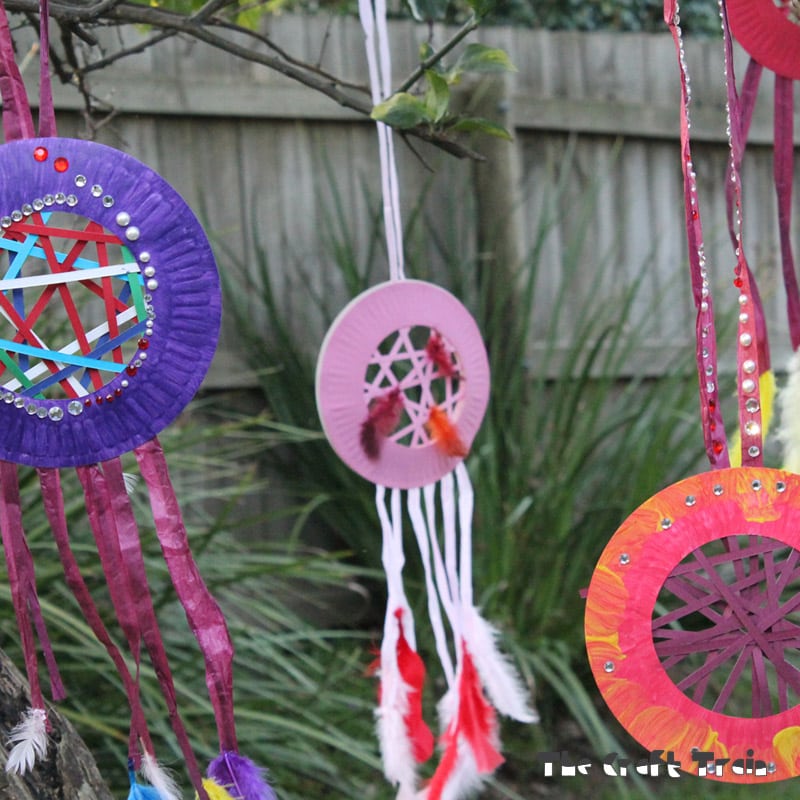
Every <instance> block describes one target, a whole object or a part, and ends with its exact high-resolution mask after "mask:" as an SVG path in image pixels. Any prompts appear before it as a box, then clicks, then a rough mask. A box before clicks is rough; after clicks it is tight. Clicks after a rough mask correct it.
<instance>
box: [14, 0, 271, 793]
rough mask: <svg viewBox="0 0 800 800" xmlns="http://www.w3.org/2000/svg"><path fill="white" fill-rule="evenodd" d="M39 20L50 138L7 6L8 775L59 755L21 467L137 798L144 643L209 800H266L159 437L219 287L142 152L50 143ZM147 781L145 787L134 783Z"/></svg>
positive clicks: (168, 789)
mask: <svg viewBox="0 0 800 800" xmlns="http://www.w3.org/2000/svg"><path fill="white" fill-rule="evenodd" d="M40 12H41V17H40V19H41V25H40V28H41V38H42V41H41V48H40V54H41V56H40V57H41V86H40V109H39V136H38V137H36V136H35V134H34V126H33V121H32V116H31V112H30V107H29V104H28V99H27V96H26V92H25V87H24V85H23V82H22V79H21V76H20V73H19V70H18V68H17V66H16V64H15V62H14V50H13V43H12V40H11V34H10V30H9V26H8V20H7V18H6V14H5V9H4V8H3V5H2V3H0V92H1V93H2V99H3V128H4V133H5V144H3V145H2V146H0V532H1V533H2V544H3V550H4V555H5V560H6V564H7V567H8V579H9V584H10V587H11V598H12V603H13V607H14V611H15V614H16V618H17V622H18V627H19V632H20V637H21V643H22V650H23V653H24V659H25V667H26V671H27V677H28V681H29V684H30V695H31V698H30V699H31V702H30V707H29V709H28V710H27V711H26V712H25V714H24V715H23V718H22V719H21V720H20V722H19V724H18V725H17V726H16V727H15V728H14V729H13V730H12V731H11V732H10V734H9V743H10V745H11V749H10V752H9V754H8V758H7V762H6V769H7V770H8V771H11V772H17V773H25V772H27V771H29V770H32V769H36V768H37V767H38V766H39V764H40V762H42V761H45V760H46V759H47V758H48V755H49V751H50V750H52V748H50V747H49V742H48V729H49V723H48V717H47V708H46V704H45V700H44V693H43V690H42V687H41V684H40V678H39V664H38V653H37V640H38V645H39V647H40V649H41V652H42V653H43V655H44V660H45V664H46V667H47V671H48V673H49V677H50V689H51V695H52V698H53V699H54V700H59V699H62V698H63V697H64V694H65V691H64V686H63V684H62V681H61V678H60V675H59V671H58V666H57V664H56V661H55V658H54V656H53V650H52V647H51V645H50V642H49V639H48V635H47V626H46V622H45V619H44V617H43V614H42V611H41V608H40V604H39V600H38V596H37V591H36V576H35V569H34V563H33V558H32V555H31V552H30V549H29V547H28V544H27V541H26V537H25V532H24V528H23V518H22V511H21V503H20V494H19V486H18V478H17V472H18V466H17V465H25V466H28V467H34V468H35V469H36V473H37V475H38V479H39V483H40V486H41V491H42V498H43V503H44V507H45V510H46V513H47V517H48V520H49V523H50V527H51V529H52V534H53V538H54V540H55V543H56V546H57V549H58V553H59V556H60V559H61V562H62V565H63V568H64V574H65V580H66V583H67V585H68V586H69V588H70V589H71V590H72V592H73V594H74V596H75V598H76V600H77V602H78V604H79V605H80V607H81V609H82V611H83V613H84V615H85V618H86V621H87V623H88V625H89V626H90V628H91V629H92V630H93V631H94V633H95V635H96V636H97V638H98V639H99V641H100V642H101V643H102V644H103V645H104V646H105V648H106V649H107V651H108V655H109V657H110V659H111V661H112V663H113V664H114V667H115V668H116V669H117V671H118V673H119V677H120V681H121V684H122V686H123V688H124V691H125V692H126V695H127V698H128V701H129V703H130V708H131V719H130V737H129V749H128V763H129V777H130V794H129V800H178V798H179V797H180V796H181V795H180V792H179V790H178V788H177V786H176V784H175V782H174V781H173V780H172V778H171V777H170V776H168V775H167V773H166V772H165V771H164V770H163V769H162V768H161V767H160V766H159V764H158V762H157V760H156V757H155V750H154V745H153V741H152V739H151V737H150V733H149V731H148V725H147V721H146V717H145V711H144V709H143V706H142V702H141V700H140V687H139V680H140V664H141V656H142V651H143V650H144V651H147V653H148V655H149V657H150V660H151V662H152V664H153V667H154V670H155V674H156V676H157V679H158V682H159V685H160V688H161V691H162V694H163V696H164V700H165V704H166V710H167V712H168V715H169V721H170V723H171V725H172V728H173V731H174V734H175V737H176V740H177V742H178V744H179V746H180V749H181V752H182V754H183V756H184V759H185V764H186V769H187V772H188V774H189V777H190V779H191V782H192V784H193V786H194V788H195V790H196V792H197V794H198V796H199V798H201V800H274V797H275V795H274V793H273V791H272V789H271V788H270V787H269V786H268V784H267V783H266V781H265V779H264V775H263V770H261V769H260V768H259V767H257V766H256V765H255V764H253V763H252V762H251V761H250V760H249V759H247V758H245V757H244V756H242V755H241V754H240V753H239V752H238V745H237V739H236V729H235V724H234V714H233V670H232V660H233V647H232V644H231V640H230V637H229V635H228V630H227V627H226V624H225V620H224V618H223V615H222V612H221V610H220V608H219V606H218V605H217V603H216V601H215V600H214V598H213V597H212V596H211V594H210V593H209V591H208V589H207V587H206V585H205V583H204V582H203V579H202V577H201V575H200V573H199V571H198V569H197V566H196V564H195V562H194V559H193V557H192V554H191V551H190V549H189V543H188V539H187V534H186V529H185V527H184V524H183V521H182V517H181V512H180V507H179V504H178V500H177V498H176V496H175V492H174V490H173V487H172V484H171V481H170V477H169V472H168V469H167V463H166V459H165V458H164V453H163V452H162V450H161V447H160V445H159V443H158V440H157V438H156V437H157V434H158V433H159V432H160V431H161V430H162V429H163V428H164V427H166V426H167V425H168V424H170V423H171V422H172V421H173V420H174V419H175V418H176V417H177V415H178V414H179V413H180V411H181V410H182V409H183V408H184V406H185V405H186V404H187V403H188V402H189V400H190V399H191V398H192V396H193V395H194V393H195V391H196V390H197V389H198V387H199V386H200V383H201V381H202V378H203V376H204V374H205V371H206V369H207V367H208V364H209V363H210V361H211V357H212V355H213V352H214V349H215V347H216V340H217V334H218V329H219V321H220V292H219V279H218V276H217V271H216V266H215V263H214V258H213V255H212V252H211V248H210V246H209V244H208V240H207V239H206V236H205V234H204V232H203V230H202V228H201V226H200V224H199V222H198V221H197V219H196V218H195V216H194V215H193V214H192V212H191V210H190V209H189V208H188V206H187V205H186V203H185V202H184V201H183V199H182V198H181V197H180V196H179V195H178V194H177V192H175V190H174V189H173V188H172V187H170V186H169V185H168V184H167V183H166V181H164V180H163V179H162V178H161V177H160V176H159V175H157V174H156V173H155V172H153V170H151V169H149V168H148V167H146V166H145V165H144V164H142V163H140V162H138V161H136V160H135V159H134V158H132V157H131V156H129V155H127V154H125V153H121V152H119V151H117V150H113V149H112V148H110V147H105V146H103V145H99V144H95V143H93V142H88V141H79V140H74V139H65V138H60V137H58V136H57V133H56V126H55V116H54V113H53V105H52V95H51V91H50V82H49V68H48V63H47V60H48V36H47V33H48V32H47V28H48V26H47V3H46V0H43V2H42V4H41V8H40ZM129 451H132V452H133V453H134V454H135V457H136V461H137V464H138V469H139V472H140V476H141V478H142V479H143V484H144V485H145V486H146V488H147V491H148V494H149V497H150V505H151V508H152V512H153V519H154V524H155V530H156V533H157V535H158V538H159V540H160V544H161V548H162V552H163V554H164V558H165V562H166V566H167V568H168V570H169V573H170V576H171V578H172V582H173V584H174V587H175V591H176V594H177V596H178V599H179V600H180V602H181V604H182V605H183V607H184V609H185V611H186V616H187V620H188V622H189V627H190V628H191V630H192V632H193V633H194V635H195V637H196V639H197V641H198V645H199V648H200V650H201V652H202V655H203V658H204V661H205V667H206V683H207V687H208V692H209V698H210V701H211V706H212V708H213V712H214V715H215V720H216V724H217V731H218V734H219V741H220V754H219V756H218V757H217V758H215V759H214V761H213V762H212V764H211V765H210V766H209V769H208V772H207V775H206V777H204V776H203V774H202V773H201V770H200V768H199V766H198V763H197V760H196V758H195V756H194V754H193V752H192V748H191V745H190V742H189V736H188V733H187V731H186V728H185V726H184V724H183V722H182V720H181V716H180V713H179V709H178V704H177V700H176V689H175V683H174V680H173V676H172V672H171V670H170V666H169V662H168V659H167V652H166V649H165V645H164V642H163V640H162V637H161V633H160V631H159V623H158V620H157V618H156V613H155V609H154V605H153V600H152V598H151V596H150V592H149V590H148V584H147V576H146V574H145V565H144V560H143V556H142V548H141V543H140V539H139V531H138V528H137V523H136V520H135V517H134V513H133V508H132V505H131V501H130V498H129V496H128V492H127V486H126V476H125V475H124V474H123V471H122V465H121V462H120V458H119V457H120V456H121V455H122V454H123V453H125V452H129ZM62 468H75V470H76V471H77V474H78V477H79V480H80V483H81V485H82V489H83V494H84V498H85V502H86V510H87V516H88V527H89V528H90V530H91V533H92V535H93V538H94V540H95V543H96V546H97V551H98V555H99V561H100V565H101V567H102V570H103V573H104V575H105V577H106V581H107V585H108V589H109V595H110V600H111V605H112V606H113V609H114V612H115V614H116V616H117V618H118V620H119V623H120V628H121V632H122V636H123V638H124V641H125V643H126V644H127V646H128V651H129V652H128V657H127V658H126V656H125V655H123V653H122V652H121V650H120V649H119V648H118V647H117V645H116V644H115V643H114V639H113V637H112V635H111V634H110V632H109V631H108V630H107V628H106V625H105V623H104V622H103V620H102V618H101V614H100V612H99V610H98V607H97V604H96V602H95V600H94V599H93V596H92V594H91V592H90V590H89V588H88V587H87V584H86V582H85V580H84V578H83V576H82V575H81V571H80V569H79V566H78V562H77V560H76V557H75V554H74V550H73V547H72V545H71V542H70V534H69V531H68V526H67V519H66V515H65V512H64V499H63V496H62V489H61V478H60V472H59V470H60V469H62ZM139 772H141V774H142V775H143V776H144V778H145V783H140V782H139V780H138V778H137V773H139Z"/></svg>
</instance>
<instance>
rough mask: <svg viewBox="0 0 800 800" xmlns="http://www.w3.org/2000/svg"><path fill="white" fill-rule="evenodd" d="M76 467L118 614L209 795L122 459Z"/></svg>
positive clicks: (196, 781) (194, 775) (199, 787)
mask: <svg viewBox="0 0 800 800" xmlns="http://www.w3.org/2000/svg"><path fill="white" fill-rule="evenodd" d="M76 471H77V473H78V477H79V479H80V481H81V485H82V486H83V491H84V496H85V498H86V509H87V512H88V514H89V524H90V526H91V528H92V533H93V535H94V539H95V543H96V544H97V551H98V553H99V555H100V563H101V564H102V567H103V572H104V573H105V576H106V582H107V583H108V587H109V591H110V593H111V602H112V603H113V605H114V609H115V612H116V614H117V617H118V618H119V620H120V624H121V625H122V627H123V631H124V632H125V635H126V637H127V638H128V644H129V646H130V648H131V651H132V652H133V653H134V654H137V653H138V651H139V647H140V643H141V641H142V640H144V644H145V647H146V648H147V651H148V653H149V655H150V660H151V662H152V664H153V668H154V669H155V673H156V677H157V678H158V682H159V686H160V687H161V693H162V695H163V697H164V701H165V702H166V705H167V711H168V713H169V720H170V725H171V726H172V730H173V731H174V733H175V737H176V738H177V740H178V744H179V746H180V748H181V752H182V753H183V756H184V758H185V760H186V769H187V771H188V773H189V777H190V779H191V781H192V785H193V786H194V788H195V790H196V791H197V793H198V796H199V798H200V800H208V795H207V793H206V791H205V789H204V788H203V776H202V773H201V772H200V768H199V766H198V764H197V759H196V758H195V756H194V753H193V751H192V748H191V745H190V743H189V737H188V734H187V733H186V728H185V726H184V724H183V720H182V719H181V717H180V714H179V713H178V703H177V697H176V692H175V682H174V680H173V677H172V671H171V669H170V666H169V662H168V660H167V653H166V650H165V648H164V642H163V640H162V638H161V632H160V630H159V626H158V620H157V618H156V613H155V609H154V607H153V601H152V598H151V597H150V592H149V591H148V585H147V574H146V571H145V565H144V557H143V555H142V549H141V542H140V540H139V531H138V528H137V526H136V521H135V518H134V515H133V510H132V508H130V500H129V498H128V494H127V491H126V489H125V482H124V479H123V476H122V465H121V464H120V463H119V459H111V460H109V461H105V462H103V464H102V465H100V464H92V465H90V466H86V467H77V468H76Z"/></svg>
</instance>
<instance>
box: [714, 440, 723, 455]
mask: <svg viewBox="0 0 800 800" xmlns="http://www.w3.org/2000/svg"><path fill="white" fill-rule="evenodd" d="M711 447H712V449H713V450H714V455H715V456H718V455H719V454H720V453H721V452H722V451H723V450H724V449H725V448H724V447H723V446H722V442H717V441H714V442H711Z"/></svg>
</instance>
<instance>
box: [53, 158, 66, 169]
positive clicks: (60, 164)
mask: <svg viewBox="0 0 800 800" xmlns="http://www.w3.org/2000/svg"><path fill="white" fill-rule="evenodd" d="M53 166H54V167H55V168H56V172H66V171H67V170H68V169H69V161H67V159H66V158H64V156H59V157H58V158H57V159H56V160H55V161H54V162H53Z"/></svg>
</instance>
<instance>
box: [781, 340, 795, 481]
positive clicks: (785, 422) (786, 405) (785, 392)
mask: <svg viewBox="0 0 800 800" xmlns="http://www.w3.org/2000/svg"><path fill="white" fill-rule="evenodd" d="M786 370H787V380H786V385H785V386H784V387H783V389H782V390H781V391H780V392H778V397H777V404H778V406H779V408H780V415H781V424H780V429H779V430H778V438H779V439H780V441H781V442H782V444H783V467H784V469H788V470H789V471H790V472H798V473H800V351H797V352H795V353H794V355H793V356H792V357H791V358H790V359H789V363H788V364H787V365H786Z"/></svg>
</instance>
